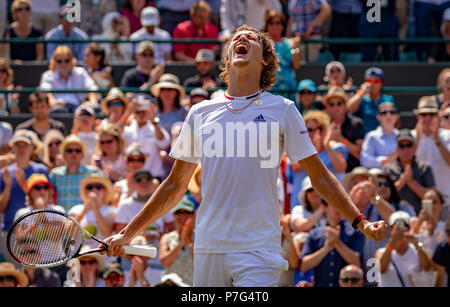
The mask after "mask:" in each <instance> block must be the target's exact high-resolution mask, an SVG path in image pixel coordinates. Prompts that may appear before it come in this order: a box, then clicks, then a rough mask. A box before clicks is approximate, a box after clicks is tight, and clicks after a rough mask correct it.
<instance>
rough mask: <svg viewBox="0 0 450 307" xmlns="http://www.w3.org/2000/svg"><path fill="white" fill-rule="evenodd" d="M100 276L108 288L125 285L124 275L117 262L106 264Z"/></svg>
mask: <svg viewBox="0 0 450 307" xmlns="http://www.w3.org/2000/svg"><path fill="white" fill-rule="evenodd" d="M102 278H103V279H104V280H105V286H106V287H108V288H121V287H123V286H124V285H125V275H124V272H123V268H122V266H121V265H120V263H119V262H114V263H110V264H108V265H106V266H105V269H104V271H103V274H102Z"/></svg>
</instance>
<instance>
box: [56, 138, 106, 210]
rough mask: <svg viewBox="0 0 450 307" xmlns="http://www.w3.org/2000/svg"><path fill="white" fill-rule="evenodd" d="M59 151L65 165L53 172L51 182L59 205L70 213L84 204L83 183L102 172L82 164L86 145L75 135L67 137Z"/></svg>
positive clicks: (94, 167)
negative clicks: (81, 187)
mask: <svg viewBox="0 0 450 307" xmlns="http://www.w3.org/2000/svg"><path fill="white" fill-rule="evenodd" d="M59 150H60V152H61V154H62V155H63V158H64V161H65V165H63V166H59V167H55V168H54V169H52V170H51V172H50V182H51V183H52V185H53V187H54V189H55V191H56V193H57V195H58V197H57V204H58V205H60V206H62V207H63V208H64V209H65V210H66V211H68V210H70V209H71V208H72V207H73V206H75V205H78V204H80V203H81V202H82V199H81V197H80V184H81V181H82V180H83V179H84V178H86V177H89V176H90V175H92V174H94V173H97V174H99V173H101V171H100V169H98V168H97V167H96V166H90V165H84V164H82V162H81V161H82V160H83V157H84V154H85V152H86V145H85V144H84V143H83V142H82V141H81V139H80V138H79V137H78V136H76V135H74V134H71V135H69V136H67V137H66V138H65V139H64V141H63V142H62V144H61V145H60V147H59Z"/></svg>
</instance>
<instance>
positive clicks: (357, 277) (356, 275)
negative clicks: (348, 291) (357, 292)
mask: <svg viewBox="0 0 450 307" xmlns="http://www.w3.org/2000/svg"><path fill="white" fill-rule="evenodd" d="M363 285H364V271H363V270H362V269H361V268H360V267H358V266H356V265H353V264H349V265H347V266H345V267H343V268H342V270H341V272H340V273H339V286H340V287H353V288H358V287H362V286H363Z"/></svg>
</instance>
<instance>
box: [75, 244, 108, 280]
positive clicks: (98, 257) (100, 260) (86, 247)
mask: <svg viewBox="0 0 450 307" xmlns="http://www.w3.org/2000/svg"><path fill="white" fill-rule="evenodd" d="M91 249H92V246H89V245H84V246H83V247H82V248H81V251H80V254H82V253H84V252H87V251H89V250H91ZM88 257H89V258H94V259H95V261H97V274H100V273H101V272H103V268H104V266H105V257H103V256H102V255H100V254H99V253H92V254H87V255H83V256H80V257H78V260H81V259H83V258H88Z"/></svg>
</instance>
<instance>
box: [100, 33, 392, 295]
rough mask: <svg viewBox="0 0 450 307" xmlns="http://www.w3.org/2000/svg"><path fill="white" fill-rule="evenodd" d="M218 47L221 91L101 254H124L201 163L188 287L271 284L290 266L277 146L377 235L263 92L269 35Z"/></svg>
mask: <svg viewBox="0 0 450 307" xmlns="http://www.w3.org/2000/svg"><path fill="white" fill-rule="evenodd" d="M224 50H225V51H224V55H223V63H224V65H223V67H221V68H222V73H221V77H222V78H223V79H224V80H225V82H226V83H227V85H228V89H227V91H226V92H225V94H224V95H219V96H218V97H215V98H214V99H212V100H208V101H203V102H201V103H198V104H196V105H195V106H193V107H192V109H191V110H190V111H189V114H188V115H187V117H186V120H185V123H184V125H183V128H182V131H181V134H180V136H179V138H178V140H177V142H176V144H175V146H174V148H173V149H172V151H171V153H170V155H171V156H172V157H173V158H175V159H176V161H175V163H174V166H173V168H172V171H171V173H170V175H169V177H168V178H167V179H166V180H165V181H164V182H163V183H162V184H161V185H160V186H159V188H158V189H157V190H156V192H155V193H154V194H153V196H152V197H151V198H150V199H149V201H148V202H147V204H146V205H145V206H144V208H143V209H142V210H141V211H140V212H139V214H138V215H137V216H136V217H135V218H134V219H133V220H132V221H131V222H130V223H129V224H128V225H127V226H126V227H125V228H124V229H123V230H122V231H121V232H120V233H118V234H116V235H114V236H112V237H110V238H107V239H106V240H105V241H106V242H109V244H110V245H109V248H108V251H107V254H108V256H122V255H123V254H124V250H123V245H125V244H128V243H129V242H130V241H131V240H132V239H133V237H134V236H136V235H138V234H139V233H141V232H142V231H143V230H144V229H145V228H146V227H147V226H148V225H150V224H152V223H153V222H155V221H156V220H158V219H159V218H160V217H162V216H164V215H165V214H166V213H168V212H169V211H170V209H171V208H172V207H174V206H175V205H176V204H177V203H178V202H179V201H180V200H181V198H182V197H183V195H184V194H185V192H186V190H187V186H188V183H189V180H190V178H191V176H192V174H193V172H194V170H195V169H196V167H197V164H199V163H201V166H202V174H201V176H202V178H201V182H202V202H201V205H200V207H199V209H198V212H197V217H196V225H195V240H194V286H200V287H204V286H211V287H221V286H224V287H230V286H246V287H247V286H248V287H269V286H276V285H277V283H278V281H279V279H280V274H281V271H282V270H286V269H287V268H288V263H287V261H286V260H284V259H283V257H282V256H281V253H280V252H281V242H280V240H281V229H280V208H279V205H278V201H277V192H276V191H277V189H276V182H277V177H278V172H279V165H280V161H281V157H282V153H283V150H284V151H286V153H287V154H288V156H289V158H290V159H291V161H299V162H300V164H301V166H302V167H303V169H304V170H305V171H306V173H307V174H308V175H309V177H310V178H311V182H312V185H313V187H314V189H315V190H316V191H318V193H319V194H320V195H321V196H322V197H323V198H324V199H325V200H326V201H327V202H328V204H330V205H331V206H333V207H335V208H336V209H337V210H338V211H339V212H340V213H341V214H342V215H343V216H344V217H345V218H346V219H348V220H349V221H350V222H352V223H353V224H352V225H353V226H354V227H355V228H357V229H359V230H360V231H362V232H363V233H364V234H365V235H366V236H367V237H368V238H370V239H373V240H381V239H383V238H384V236H385V235H386V232H387V225H386V224H385V223H384V221H379V222H375V223H370V222H369V221H368V220H367V219H365V217H364V216H363V215H362V214H361V212H360V211H359V210H358V208H357V207H356V206H355V205H354V204H353V202H352V201H351V199H350V197H349V196H348V194H347V193H346V192H345V190H344V188H343V187H342V186H341V185H340V183H339V182H338V180H337V179H336V178H335V177H334V176H333V175H332V174H331V173H330V171H329V170H328V169H327V168H326V167H325V166H324V165H323V163H322V162H321V160H320V159H319V157H318V154H317V152H316V150H315V148H314V146H313V145H312V143H311V141H310V138H309V136H308V131H307V129H306V126H305V123H304V121H303V118H302V117H301V115H300V113H299V112H298V111H297V109H296V108H295V105H294V103H293V102H292V101H290V100H288V99H285V98H284V97H281V96H277V95H272V94H270V93H268V92H266V91H265V89H267V88H269V87H270V86H271V85H272V84H274V82H275V79H276V71H277V69H278V59H277V57H276V53H275V50H274V47H273V44H272V42H271V41H270V39H269V38H268V37H267V36H266V35H265V34H264V33H262V32H260V31H258V30H256V29H254V28H251V27H248V26H245V25H244V26H242V27H240V28H239V29H238V30H237V31H236V33H235V34H234V35H233V37H232V38H231V40H230V41H229V42H228V43H227V44H226V46H225V49H224ZM232 128H235V129H234V130H233V129H232ZM233 132H234V134H233ZM256 151H257V152H256ZM255 152H256V154H255ZM273 160H275V162H276V163H273Z"/></svg>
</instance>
